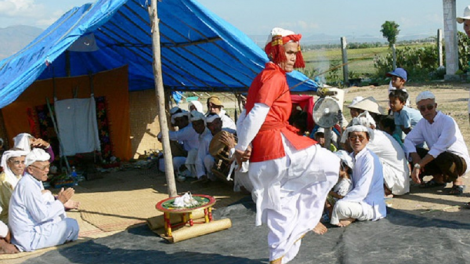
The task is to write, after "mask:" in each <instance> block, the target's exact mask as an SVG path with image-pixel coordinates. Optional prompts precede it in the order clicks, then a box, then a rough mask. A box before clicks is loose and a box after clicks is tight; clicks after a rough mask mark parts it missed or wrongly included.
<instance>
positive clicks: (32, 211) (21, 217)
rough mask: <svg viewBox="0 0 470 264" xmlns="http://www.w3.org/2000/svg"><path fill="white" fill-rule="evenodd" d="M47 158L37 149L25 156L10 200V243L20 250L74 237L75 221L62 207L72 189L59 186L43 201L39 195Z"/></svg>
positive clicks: (57, 243)
mask: <svg viewBox="0 0 470 264" xmlns="http://www.w3.org/2000/svg"><path fill="white" fill-rule="evenodd" d="M49 158H50V156H49V154H47V153H46V152H45V151H44V150H42V149H38V148H34V149H33V150H32V151H31V152H30V153H28V155H26V160H25V165H26V173H25V175H24V176H23V178H22V179H21V180H20V181H19V182H18V184H17V186H16V188H15V190H14V191H13V195H12V197H11V200H10V209H9V224H10V227H11V230H12V234H13V238H12V243H13V244H14V245H16V246H17V247H18V249H19V250H20V251H34V250H36V249H40V248H45V247H52V246H55V245H60V244H63V243H65V242H67V241H74V240H76V239H77V238H78V231H79V227H78V223H77V221H76V220H75V219H72V218H66V217H65V208H64V204H65V203H66V202H67V201H69V200H70V198H71V197H72V196H73V194H74V193H75V191H74V189H72V188H67V189H66V190H64V189H62V190H61V191H60V192H59V194H58V196H57V200H54V201H46V199H44V196H43V194H42V190H44V187H43V185H42V182H43V181H46V180H47V174H48V173H49V165H50V163H49Z"/></svg>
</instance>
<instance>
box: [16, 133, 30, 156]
mask: <svg viewBox="0 0 470 264" xmlns="http://www.w3.org/2000/svg"><path fill="white" fill-rule="evenodd" d="M31 138H34V137H33V136H31V135H30V134H28V133H21V134H18V135H17V136H16V137H14V138H13V141H14V142H15V146H14V148H19V149H22V150H24V151H26V152H30V151H31V142H29V140H30V139H31Z"/></svg>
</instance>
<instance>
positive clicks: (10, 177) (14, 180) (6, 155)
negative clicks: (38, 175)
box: [0, 149, 27, 188]
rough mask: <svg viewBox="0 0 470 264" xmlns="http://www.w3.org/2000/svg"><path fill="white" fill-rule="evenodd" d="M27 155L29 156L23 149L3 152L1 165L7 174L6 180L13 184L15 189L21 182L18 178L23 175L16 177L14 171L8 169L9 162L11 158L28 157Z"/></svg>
mask: <svg viewBox="0 0 470 264" xmlns="http://www.w3.org/2000/svg"><path fill="white" fill-rule="evenodd" d="M26 154H27V152H26V151H24V150H22V149H10V150H7V151H5V152H3V155H2V161H1V163H0V165H1V166H2V168H3V171H4V172H5V178H6V180H7V181H8V182H9V183H11V185H12V187H13V188H15V187H16V184H17V183H18V181H19V178H18V176H22V175H15V174H14V173H13V171H12V170H11V169H10V167H8V164H7V162H8V160H9V159H11V158H17V157H21V156H26Z"/></svg>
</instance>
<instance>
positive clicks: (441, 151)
mask: <svg viewBox="0 0 470 264" xmlns="http://www.w3.org/2000/svg"><path fill="white" fill-rule="evenodd" d="M416 104H417V106H418V110H419V111H420V112H421V115H422V116H423V119H421V120H419V121H418V123H417V124H416V126H415V127H414V128H413V129H412V130H411V131H410V133H408V135H406V137H405V144H404V145H405V150H406V152H407V154H408V155H409V156H410V157H411V159H412V163H413V171H412V172H411V178H412V179H413V181H414V182H416V183H422V177H423V176H425V175H433V179H432V180H430V181H428V182H426V183H423V185H422V186H423V187H438V186H441V187H443V186H445V185H446V183H447V182H453V186H452V189H451V190H450V193H449V194H453V195H461V194H462V193H463V191H464V189H465V184H464V182H463V180H462V177H461V176H462V175H463V174H465V173H467V172H468V164H469V162H470V157H469V155H468V149H467V145H466V144H465V141H464V139H463V136H462V133H461V132H460V129H459V127H458V125H457V123H456V122H455V120H454V119H453V118H452V117H450V116H448V115H445V114H443V113H442V112H441V111H438V110H437V103H436V97H435V96H434V94H433V93H431V92H430V91H424V92H421V93H420V94H419V95H418V96H417V97H416ZM424 142H426V144H427V146H428V148H429V150H426V149H423V148H419V147H416V146H418V145H420V144H422V143H424Z"/></svg>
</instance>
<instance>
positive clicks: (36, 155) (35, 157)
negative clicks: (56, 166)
mask: <svg viewBox="0 0 470 264" xmlns="http://www.w3.org/2000/svg"><path fill="white" fill-rule="evenodd" d="M50 158H51V156H50V155H49V153H47V152H46V151H44V150H43V149H40V148H33V150H31V152H29V153H28V155H26V159H25V162H24V163H25V165H26V167H28V166H29V165H31V164H33V163H34V162H36V161H49V159H50Z"/></svg>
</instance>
